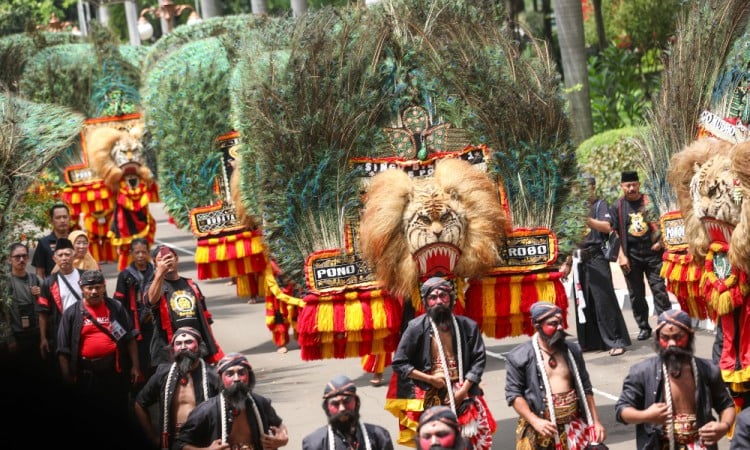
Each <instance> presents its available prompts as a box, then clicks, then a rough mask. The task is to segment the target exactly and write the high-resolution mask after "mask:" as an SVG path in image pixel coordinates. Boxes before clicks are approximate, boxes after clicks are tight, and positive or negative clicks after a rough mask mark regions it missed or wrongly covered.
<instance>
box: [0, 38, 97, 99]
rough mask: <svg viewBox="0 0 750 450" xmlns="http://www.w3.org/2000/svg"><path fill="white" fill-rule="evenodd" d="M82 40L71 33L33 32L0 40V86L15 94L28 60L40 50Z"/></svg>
mask: <svg viewBox="0 0 750 450" xmlns="http://www.w3.org/2000/svg"><path fill="white" fill-rule="evenodd" d="M82 41H83V38H81V37H80V36H76V35H74V34H71V33H52V32H41V31H34V32H31V33H18V34H11V35H9V36H4V37H2V38H0V67H2V68H3V69H2V70H0V85H4V86H5V87H6V88H7V89H9V90H10V92H13V93H17V92H18V90H19V83H20V80H21V75H22V74H23V70H24V68H25V67H26V63H27V62H28V61H29V59H30V58H31V57H32V56H34V55H35V54H36V53H38V52H39V51H40V50H42V49H44V48H47V47H52V46H55V45H62V44H73V43H80V42H82Z"/></svg>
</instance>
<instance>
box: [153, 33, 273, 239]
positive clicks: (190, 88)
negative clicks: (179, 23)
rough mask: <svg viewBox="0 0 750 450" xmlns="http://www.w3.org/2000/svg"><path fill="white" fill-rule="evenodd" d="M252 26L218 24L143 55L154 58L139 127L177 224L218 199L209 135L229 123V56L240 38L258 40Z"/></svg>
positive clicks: (215, 154)
mask: <svg viewBox="0 0 750 450" xmlns="http://www.w3.org/2000/svg"><path fill="white" fill-rule="evenodd" d="M228 22H229V23H235V22H233V21H231V20H230V21H228ZM268 22H273V21H272V20H269V21H268ZM235 25H236V23H235ZM255 25H256V23H255V22H252V21H251V22H248V23H247V24H246V26H245V28H243V29H242V30H243V31H242V33H240V31H238V30H239V28H231V27H224V28H221V29H223V30H225V31H226V33H225V34H218V35H216V37H209V38H205V39H199V40H196V41H190V42H187V43H185V44H184V45H181V46H179V47H177V46H176V44H174V45H172V46H171V47H170V48H171V51H170V52H164V50H163V49H162V48H161V47H156V46H155V47H154V48H152V50H151V52H156V53H157V54H158V55H161V57H160V58H158V59H157V58H156V57H155V56H153V55H152V53H151V52H150V53H149V56H148V57H147V59H154V61H155V62H154V63H153V64H152V65H151V68H150V70H149V71H148V72H146V73H145V78H144V87H143V90H142V93H143V111H144V116H145V130H146V132H147V133H148V136H149V138H148V139H149V147H150V148H151V149H152V151H153V152H154V153H155V154H156V155H157V161H158V162H157V168H158V174H159V175H158V176H159V182H160V196H161V199H162V201H163V202H164V207H165V209H166V210H167V212H168V213H169V214H170V216H171V217H172V218H173V219H174V220H175V222H176V223H177V225H178V226H180V227H183V228H187V227H188V226H189V223H190V216H189V213H190V210H191V209H193V208H195V207H198V206H206V205H210V204H212V203H214V202H215V201H216V200H218V199H217V196H216V193H215V192H214V190H213V180H214V178H215V177H216V175H217V173H218V169H219V167H220V166H219V164H220V159H219V154H218V152H217V151H216V148H215V147H214V145H215V140H216V138H217V137H218V136H220V135H222V134H224V133H227V132H229V131H231V130H232V128H233V120H232V118H231V106H230V103H231V102H230V92H229V80H230V78H231V76H232V66H233V61H231V60H230V58H231V55H233V53H234V50H233V48H235V47H237V46H238V45H239V44H238V42H239V39H240V38H241V37H243V38H246V39H250V40H253V41H257V40H258V39H259V37H258V36H259V35H260V34H262V32H261V30H262V28H261V27H256V26H255ZM196 26H198V25H196ZM181 28H182V27H181ZM185 28H192V26H191V27H185ZM179 29H180V28H178V30H179ZM184 38H185V36H183V39H184ZM178 42H182V41H178Z"/></svg>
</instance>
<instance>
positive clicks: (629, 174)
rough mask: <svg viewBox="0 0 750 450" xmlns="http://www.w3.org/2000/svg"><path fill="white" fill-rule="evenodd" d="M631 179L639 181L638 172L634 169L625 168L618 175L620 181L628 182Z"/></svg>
mask: <svg viewBox="0 0 750 450" xmlns="http://www.w3.org/2000/svg"><path fill="white" fill-rule="evenodd" d="M631 181H640V180H639V179H638V172H636V171H635V170H626V171H624V172H623V173H622V176H621V177H620V183H629V182H631Z"/></svg>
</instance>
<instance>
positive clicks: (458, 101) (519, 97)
mask: <svg viewBox="0 0 750 450" xmlns="http://www.w3.org/2000/svg"><path fill="white" fill-rule="evenodd" d="M384 3H385V8H386V9H387V10H390V11H391V15H392V18H393V22H394V24H395V31H394V33H395V34H396V35H397V36H398V37H399V38H400V42H402V50H401V51H400V54H401V55H403V56H404V57H403V58H402V59H401V61H400V64H401V68H400V69H399V70H398V72H400V73H402V74H406V75H408V78H407V80H406V81H401V82H400V83H397V84H396V87H398V86H399V85H405V86H407V89H408V88H411V89H412V90H414V91H416V90H419V91H422V94H421V98H422V99H423V102H425V103H424V105H425V106H426V107H427V108H429V109H431V110H432V113H433V115H434V116H435V117H437V118H439V120H440V121H446V122H450V123H451V124H453V126H457V127H460V128H462V129H464V130H465V131H466V132H467V133H468V135H469V137H470V140H471V142H473V143H476V144H486V145H488V146H489V147H490V148H492V149H494V150H495V153H494V155H493V160H492V164H491V171H492V173H493V175H494V176H495V177H497V179H498V181H499V182H501V183H502V184H503V187H504V188H505V191H506V193H507V196H508V199H509V201H510V210H511V215H512V221H513V225H514V226H515V227H538V226H543V227H547V228H550V229H553V230H556V231H557V229H556V227H555V222H556V219H557V215H558V213H559V212H560V211H561V210H562V209H564V200H565V199H566V198H567V197H568V191H569V188H570V185H571V184H570V182H571V180H573V179H574V177H575V175H576V166H575V152H574V148H573V145H572V142H571V139H570V131H569V122H568V119H567V117H566V115H565V108H564V101H563V98H562V97H561V92H560V79H559V76H558V73H557V70H556V69H555V65H554V62H553V60H552V58H551V56H550V55H549V52H548V51H547V49H546V47H545V46H544V45H543V44H542V43H540V42H539V41H537V40H534V39H529V40H528V41H526V42H524V44H523V47H521V46H520V45H519V43H518V42H517V41H516V40H515V39H514V38H513V37H512V36H511V35H510V34H509V33H508V30H507V29H506V28H505V22H506V18H505V17H504V16H503V14H502V9H501V8H499V7H497V6H485V7H481V8H480V7H477V6H472V5H469V4H466V3H464V2H451V1H447V0H446V1H435V2H430V3H429V5H423V2H420V1H417V0H406V1H403V2H388V1H386V2H384Z"/></svg>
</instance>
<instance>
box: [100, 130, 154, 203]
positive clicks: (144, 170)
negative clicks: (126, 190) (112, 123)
mask: <svg viewBox="0 0 750 450" xmlns="http://www.w3.org/2000/svg"><path fill="white" fill-rule="evenodd" d="M86 144H87V146H86V151H87V155H88V159H89V165H90V166H91V168H93V169H94V170H95V171H96V173H97V174H99V176H100V177H101V178H102V179H103V180H104V183H105V184H106V185H107V186H109V188H110V189H112V191H113V192H118V191H119V190H120V181H122V180H123V179H125V178H126V177H129V178H133V182H132V184H136V185H137V181H138V180H135V177H137V178H138V179H139V180H140V181H142V182H143V183H146V184H147V185H149V184H151V183H152V182H153V174H152V173H151V170H150V169H149V168H148V166H147V165H146V163H145V160H144V154H143V145H142V144H141V128H140V127H133V128H132V129H131V130H130V131H127V130H121V129H117V128H112V127H100V128H97V129H95V130H92V131H91V133H90V134H89V135H88V137H87V138H86ZM131 187H132V188H135V187H136V186H131Z"/></svg>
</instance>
